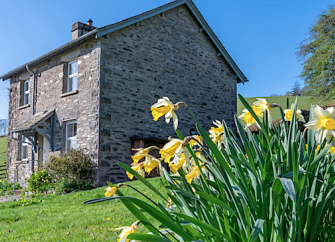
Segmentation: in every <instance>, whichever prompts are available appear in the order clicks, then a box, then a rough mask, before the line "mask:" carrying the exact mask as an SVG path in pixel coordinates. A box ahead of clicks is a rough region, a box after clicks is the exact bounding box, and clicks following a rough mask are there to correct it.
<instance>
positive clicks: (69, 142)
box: [65, 121, 77, 153]
mask: <svg viewBox="0 0 335 242" xmlns="http://www.w3.org/2000/svg"><path fill="white" fill-rule="evenodd" d="M65 139H66V141H65V153H69V152H70V150H71V149H76V148H77V121H71V122H67V123H66V128H65Z"/></svg>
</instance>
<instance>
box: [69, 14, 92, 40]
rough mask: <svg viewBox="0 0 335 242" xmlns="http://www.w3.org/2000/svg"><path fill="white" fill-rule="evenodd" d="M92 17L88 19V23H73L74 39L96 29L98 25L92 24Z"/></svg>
mask: <svg viewBox="0 0 335 242" xmlns="http://www.w3.org/2000/svg"><path fill="white" fill-rule="evenodd" d="M92 23H93V21H92V19H88V20H87V24H84V23H82V22H76V23H74V24H73V25H72V29H71V32H72V40H74V39H77V38H79V37H80V36H82V35H84V34H86V33H88V32H90V31H92V30H94V29H96V27H93V26H92Z"/></svg>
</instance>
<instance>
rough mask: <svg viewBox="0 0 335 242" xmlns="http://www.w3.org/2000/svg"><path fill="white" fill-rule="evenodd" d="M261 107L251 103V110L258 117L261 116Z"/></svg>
mask: <svg viewBox="0 0 335 242" xmlns="http://www.w3.org/2000/svg"><path fill="white" fill-rule="evenodd" d="M262 108H263V107H262V106H254V105H252V110H253V111H254V113H255V114H256V115H257V116H258V117H260V118H263V111H262Z"/></svg>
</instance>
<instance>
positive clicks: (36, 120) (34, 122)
mask: <svg viewBox="0 0 335 242" xmlns="http://www.w3.org/2000/svg"><path fill="white" fill-rule="evenodd" d="M54 111H55V110H49V111H44V112H41V113H36V114H34V116H32V118H31V119H30V121H28V122H27V123H25V124H23V125H20V126H19V127H17V128H16V129H14V130H12V131H11V132H14V133H15V132H22V131H34V130H35V129H36V128H37V127H38V126H40V125H41V124H42V123H43V122H44V121H45V120H47V119H48V118H50V117H51V116H52V115H54Z"/></svg>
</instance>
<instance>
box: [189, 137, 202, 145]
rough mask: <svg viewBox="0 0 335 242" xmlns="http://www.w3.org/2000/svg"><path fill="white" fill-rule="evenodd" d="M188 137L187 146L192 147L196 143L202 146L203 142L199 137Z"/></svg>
mask: <svg viewBox="0 0 335 242" xmlns="http://www.w3.org/2000/svg"><path fill="white" fill-rule="evenodd" d="M189 137H190V140H189V142H188V143H189V145H191V146H193V145H196V144H198V142H199V143H200V144H203V140H202V137H201V136H200V135H192V136H189Z"/></svg>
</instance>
